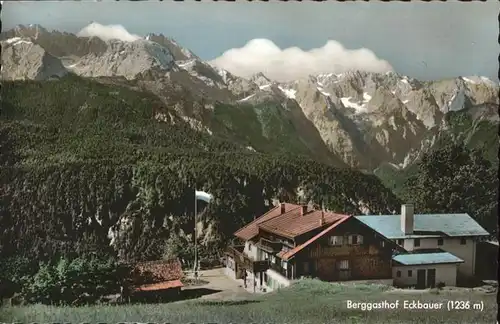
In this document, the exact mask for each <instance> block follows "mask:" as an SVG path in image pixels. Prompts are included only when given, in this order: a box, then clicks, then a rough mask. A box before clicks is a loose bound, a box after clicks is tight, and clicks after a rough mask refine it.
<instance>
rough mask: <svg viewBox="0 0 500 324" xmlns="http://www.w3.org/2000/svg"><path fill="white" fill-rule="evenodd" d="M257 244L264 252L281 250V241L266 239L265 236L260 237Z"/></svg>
mask: <svg viewBox="0 0 500 324" xmlns="http://www.w3.org/2000/svg"><path fill="white" fill-rule="evenodd" d="M258 246H259V248H260V249H262V250H264V251H266V252H269V253H277V252H279V251H281V246H282V243H280V242H275V241H271V240H268V239H265V238H261V239H260V240H259V244H258Z"/></svg>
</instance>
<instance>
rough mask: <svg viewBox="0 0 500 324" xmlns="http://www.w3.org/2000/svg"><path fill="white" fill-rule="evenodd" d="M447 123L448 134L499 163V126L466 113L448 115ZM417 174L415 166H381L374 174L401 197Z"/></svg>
mask: <svg viewBox="0 0 500 324" xmlns="http://www.w3.org/2000/svg"><path fill="white" fill-rule="evenodd" d="M447 122H448V126H449V128H448V131H447V133H446V134H449V135H451V138H454V139H456V140H459V141H464V142H465V143H466V144H467V146H468V147H469V148H470V149H479V150H482V151H483V152H484V156H485V157H486V158H487V159H488V160H490V161H492V162H493V163H498V125H497V124H495V123H493V122H491V121H488V120H482V121H474V120H473V119H472V117H471V116H470V114H469V113H468V112H466V111H460V112H450V113H449V114H448V115H447ZM450 140H451V139H450ZM444 141H445V142H446V140H444ZM438 143H439V142H438ZM438 145H439V144H438ZM416 172H418V170H417V168H416V165H415V164H413V165H410V166H408V167H407V168H406V169H404V170H398V169H396V168H394V167H392V166H391V165H381V166H380V167H379V168H378V169H376V170H375V171H374V174H375V175H376V176H377V177H378V178H379V179H380V180H381V181H382V183H383V184H384V185H385V186H386V187H387V188H389V189H391V190H392V191H393V192H394V194H396V196H400V195H401V191H402V190H403V187H404V182H405V181H406V179H408V178H409V177H410V176H411V175H413V174H415V173H416Z"/></svg>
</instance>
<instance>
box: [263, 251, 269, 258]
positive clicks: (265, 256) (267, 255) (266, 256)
mask: <svg viewBox="0 0 500 324" xmlns="http://www.w3.org/2000/svg"><path fill="white" fill-rule="evenodd" d="M267 259H269V253H267V252H264V260H267Z"/></svg>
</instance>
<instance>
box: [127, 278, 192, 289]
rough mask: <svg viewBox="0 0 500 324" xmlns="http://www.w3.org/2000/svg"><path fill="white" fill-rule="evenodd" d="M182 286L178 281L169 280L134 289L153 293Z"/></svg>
mask: <svg viewBox="0 0 500 324" xmlns="http://www.w3.org/2000/svg"><path fill="white" fill-rule="evenodd" d="M183 286H184V285H183V284H182V282H181V281H180V280H171V281H164V282H158V283H154V284H149V285H142V286H140V287H137V288H135V289H134V290H135V291H154V290H165V289H171V288H180V287H183Z"/></svg>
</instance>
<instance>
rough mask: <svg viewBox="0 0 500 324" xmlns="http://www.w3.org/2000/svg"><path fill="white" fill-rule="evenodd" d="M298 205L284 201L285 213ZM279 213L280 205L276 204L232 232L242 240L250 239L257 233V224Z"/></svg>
mask: <svg viewBox="0 0 500 324" xmlns="http://www.w3.org/2000/svg"><path fill="white" fill-rule="evenodd" d="M299 207H300V206H299V205H293V204H288V203H285V213H286V212H288V211H290V210H293V209H298V208H299ZM280 214H281V205H278V206H276V207H274V208H272V209H271V210H269V211H268V212H267V213H265V214H264V215H262V216H260V217H259V218H257V219H255V220H254V221H253V222H251V223H249V224H247V225H245V226H244V227H242V228H240V229H239V230H238V231H236V232H235V233H234V235H235V236H236V237H239V238H240V239H242V240H244V241H248V240H251V239H252V238H254V237H255V236H257V235H258V234H259V227H258V224H260V223H262V222H265V221H268V220H270V219H273V218H275V217H276V216H279V215H280Z"/></svg>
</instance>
